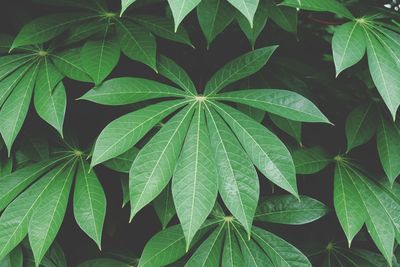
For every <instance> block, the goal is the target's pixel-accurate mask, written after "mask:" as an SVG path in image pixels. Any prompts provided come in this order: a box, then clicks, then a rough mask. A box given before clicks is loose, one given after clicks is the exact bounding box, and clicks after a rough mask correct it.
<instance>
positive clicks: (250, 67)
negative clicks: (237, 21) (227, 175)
mask: <svg viewBox="0 0 400 267" xmlns="http://www.w3.org/2000/svg"><path fill="white" fill-rule="evenodd" d="M276 48H277V46H269V47H264V48H259V49H256V50H254V51H251V52H248V53H246V54H244V55H241V56H240V57H238V58H235V59H234V60H232V61H230V62H229V63H227V64H226V65H225V66H223V67H222V68H221V69H220V70H218V71H217V72H216V73H215V74H214V75H213V76H212V77H211V79H210V80H209V81H208V82H207V84H206V86H205V91H204V93H205V94H206V95H212V94H216V93H218V92H219V91H221V90H222V89H223V88H224V87H226V86H227V85H229V84H231V83H233V82H235V81H238V80H240V79H242V78H245V77H247V76H250V75H252V74H254V73H256V72H257V71H259V70H260V69H261V68H262V67H263V66H264V65H265V64H266V63H267V61H268V59H269V58H270V57H271V55H272V54H273V53H274V51H275V49H276Z"/></svg>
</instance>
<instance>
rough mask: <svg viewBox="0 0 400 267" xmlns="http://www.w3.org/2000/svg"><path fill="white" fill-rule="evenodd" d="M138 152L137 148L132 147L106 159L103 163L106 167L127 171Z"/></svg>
mask: <svg viewBox="0 0 400 267" xmlns="http://www.w3.org/2000/svg"><path fill="white" fill-rule="evenodd" d="M138 153H139V149H138V148H136V147H132V148H130V149H129V150H127V151H126V152H125V153H122V154H121V155H119V156H116V157H115V158H112V159H110V160H107V161H106V162H104V163H103V165H104V166H106V167H107V168H109V169H111V170H114V171H117V172H123V173H129V170H130V169H131V166H132V163H133V161H134V160H135V158H136V156H137V154H138Z"/></svg>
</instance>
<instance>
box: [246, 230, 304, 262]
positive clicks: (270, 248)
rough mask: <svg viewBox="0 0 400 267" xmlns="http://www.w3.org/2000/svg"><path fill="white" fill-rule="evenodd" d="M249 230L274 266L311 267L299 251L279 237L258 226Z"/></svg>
mask: <svg viewBox="0 0 400 267" xmlns="http://www.w3.org/2000/svg"><path fill="white" fill-rule="evenodd" d="M251 232H252V236H253V238H254V239H255V241H256V242H257V243H258V244H259V245H260V247H261V248H262V249H263V250H264V251H265V253H267V255H268V256H269V258H270V259H271V261H272V263H273V264H274V266H288V267H290V266H296V267H306V266H307V267H311V263H310V262H309V261H308V259H307V257H306V256H304V254H303V253H301V251H299V250H298V249H297V248H295V247H294V246H292V245H291V244H289V243H288V242H286V241H285V240H283V239H281V238H280V237H277V236H276V235H274V234H272V233H269V232H267V231H265V230H263V229H261V228H258V227H253V229H252V231H251Z"/></svg>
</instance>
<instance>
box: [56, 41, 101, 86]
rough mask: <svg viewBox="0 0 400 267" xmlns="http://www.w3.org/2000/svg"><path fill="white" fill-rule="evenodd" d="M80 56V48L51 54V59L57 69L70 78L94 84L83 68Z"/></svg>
mask: <svg viewBox="0 0 400 267" xmlns="http://www.w3.org/2000/svg"><path fill="white" fill-rule="evenodd" d="M80 55H81V49H80V48H71V49H67V50H65V51H63V52H60V53H55V54H50V57H51V59H52V61H53V63H54V65H55V66H56V67H57V69H58V70H59V71H60V72H61V73H62V74H64V75H65V76H67V77H68V78H70V79H72V80H77V81H82V82H93V80H92V78H90V77H89V75H88V74H87V72H86V71H85V69H84V68H83V65H82V61H81V56H80Z"/></svg>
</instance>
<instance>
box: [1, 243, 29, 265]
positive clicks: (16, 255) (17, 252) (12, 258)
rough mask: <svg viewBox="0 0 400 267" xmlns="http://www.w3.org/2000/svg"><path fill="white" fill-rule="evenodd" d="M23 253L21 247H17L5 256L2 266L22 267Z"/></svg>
mask: <svg viewBox="0 0 400 267" xmlns="http://www.w3.org/2000/svg"><path fill="white" fill-rule="evenodd" d="M23 260H24V258H23V254H22V249H21V248H20V247H16V248H15V249H13V251H11V252H10V253H9V254H8V255H7V256H6V257H5V258H3V259H2V260H0V267H22V266H23Z"/></svg>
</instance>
